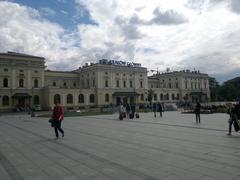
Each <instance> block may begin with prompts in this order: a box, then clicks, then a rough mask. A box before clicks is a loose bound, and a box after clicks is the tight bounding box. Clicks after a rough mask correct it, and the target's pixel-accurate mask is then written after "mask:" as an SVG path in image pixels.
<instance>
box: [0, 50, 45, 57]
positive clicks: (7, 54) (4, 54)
mask: <svg viewBox="0 0 240 180" xmlns="http://www.w3.org/2000/svg"><path fill="white" fill-rule="evenodd" d="M1 55H3V56H17V57H19V56H20V57H28V58H39V59H45V58H44V57H40V56H32V55H28V54H23V53H17V52H12V51H8V52H7V53H0V56H1Z"/></svg>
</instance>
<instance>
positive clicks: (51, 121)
mask: <svg viewBox="0 0 240 180" xmlns="http://www.w3.org/2000/svg"><path fill="white" fill-rule="evenodd" d="M48 122H49V123H50V124H51V127H54V120H53V119H49V120H48Z"/></svg>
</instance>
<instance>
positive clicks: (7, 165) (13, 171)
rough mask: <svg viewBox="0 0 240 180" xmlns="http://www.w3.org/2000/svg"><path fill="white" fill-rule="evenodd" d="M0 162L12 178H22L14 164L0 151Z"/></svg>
mask: <svg viewBox="0 0 240 180" xmlns="http://www.w3.org/2000/svg"><path fill="white" fill-rule="evenodd" d="M0 163H1V164H2V166H3V168H4V169H5V170H6V172H7V173H8V175H9V176H10V178H11V179H12V180H24V178H23V177H22V176H21V175H20V174H19V172H18V171H17V169H16V168H15V167H14V165H13V164H12V163H11V162H10V161H9V160H8V159H7V158H6V157H5V156H4V155H3V154H2V152H1V151H0Z"/></svg>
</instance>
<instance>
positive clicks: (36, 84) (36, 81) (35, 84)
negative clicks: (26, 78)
mask: <svg viewBox="0 0 240 180" xmlns="http://www.w3.org/2000/svg"><path fill="white" fill-rule="evenodd" d="M34 87H35V88H38V80H37V79H34Z"/></svg>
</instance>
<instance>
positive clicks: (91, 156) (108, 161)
mask: <svg viewBox="0 0 240 180" xmlns="http://www.w3.org/2000/svg"><path fill="white" fill-rule="evenodd" d="M1 123H3V122H1ZM3 124H7V125H9V126H11V127H14V128H16V129H19V130H21V131H24V132H27V133H29V134H32V135H35V136H37V137H41V138H43V139H47V140H48V138H46V137H44V136H42V135H39V134H37V133H35V132H32V131H30V130H27V129H24V128H21V127H18V126H16V125H13V124H11V123H7V122H4V123H3ZM56 144H58V145H61V146H63V147H66V148H68V149H70V150H72V151H74V152H77V153H80V154H83V155H85V156H88V157H90V158H92V159H95V160H97V161H99V162H102V163H107V164H109V165H112V166H115V167H117V168H120V169H122V170H124V171H126V172H128V173H130V174H132V175H135V176H138V177H140V178H143V179H145V180H159V179H158V178H156V177H153V176H150V175H147V174H145V173H142V172H140V171H137V170H134V169H130V168H128V167H126V166H124V165H121V164H118V163H116V162H113V161H110V160H107V159H105V158H103V157H100V156H97V155H95V154H91V153H88V152H86V151H83V150H80V149H77V148H75V147H72V146H69V145H67V144H63V143H61V144H60V143H57V142H56ZM14 180H15V179H14ZM17 180H18V179H17ZM20 180H22V179H20Z"/></svg>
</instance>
